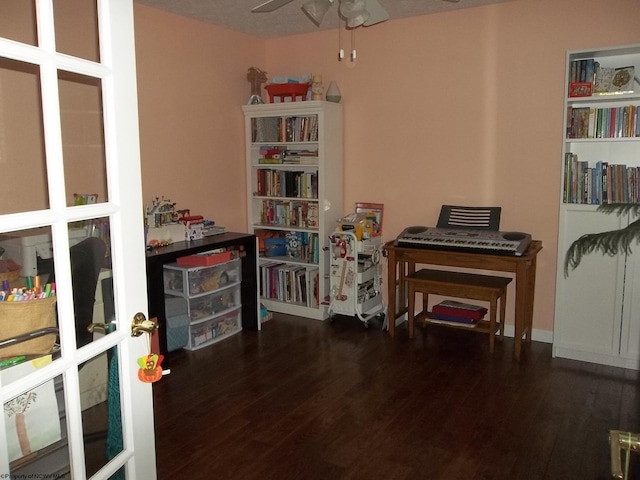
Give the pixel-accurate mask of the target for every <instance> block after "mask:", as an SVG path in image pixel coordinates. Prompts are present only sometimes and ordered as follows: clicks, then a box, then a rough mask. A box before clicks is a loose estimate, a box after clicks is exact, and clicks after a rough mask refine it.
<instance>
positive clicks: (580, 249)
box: [564, 203, 640, 277]
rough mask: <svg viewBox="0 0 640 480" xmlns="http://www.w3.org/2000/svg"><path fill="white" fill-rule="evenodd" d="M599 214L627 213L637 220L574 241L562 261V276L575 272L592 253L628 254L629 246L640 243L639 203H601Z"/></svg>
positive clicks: (620, 214) (588, 234) (629, 251)
mask: <svg viewBox="0 0 640 480" xmlns="http://www.w3.org/2000/svg"><path fill="white" fill-rule="evenodd" d="M598 211H599V212H603V213H606V214H611V213H616V214H617V215H618V216H622V215H627V214H629V213H631V214H632V216H634V217H636V218H637V219H636V220H634V221H633V222H631V223H630V224H629V225H627V226H626V227H624V228H620V229H618V230H611V231H608V232H601V233H587V234H585V235H583V236H581V237H580V238H578V239H577V240H576V241H574V242H573V243H572V244H571V246H569V249H568V250H567V255H566V258H565V259H564V276H565V277H568V276H569V272H570V271H572V270H575V268H576V267H577V266H578V265H579V264H580V262H581V261H582V258H583V257H584V256H585V255H587V254H590V253H593V252H601V253H602V254H605V255H609V256H610V257H613V256H615V255H618V254H619V253H625V254H630V253H631V245H632V244H633V242H634V240H635V243H638V242H640V203H603V204H602V205H600V206H599V207H598Z"/></svg>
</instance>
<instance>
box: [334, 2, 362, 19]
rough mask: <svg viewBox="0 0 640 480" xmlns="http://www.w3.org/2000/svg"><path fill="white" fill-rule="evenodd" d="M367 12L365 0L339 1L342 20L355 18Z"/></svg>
mask: <svg viewBox="0 0 640 480" xmlns="http://www.w3.org/2000/svg"><path fill="white" fill-rule="evenodd" d="M366 11H367V4H366V2H365V0H340V15H342V16H343V17H344V18H346V19H349V18H355V17H358V16H360V15H362V14H363V13H365V12H366Z"/></svg>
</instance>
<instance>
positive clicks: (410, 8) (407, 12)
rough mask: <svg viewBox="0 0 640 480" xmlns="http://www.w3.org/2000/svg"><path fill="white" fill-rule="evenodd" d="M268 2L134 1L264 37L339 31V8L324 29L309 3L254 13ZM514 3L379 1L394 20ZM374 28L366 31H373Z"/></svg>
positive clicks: (297, 2)
mask: <svg viewBox="0 0 640 480" xmlns="http://www.w3.org/2000/svg"><path fill="white" fill-rule="evenodd" d="M264 1H265V0H134V2H135V3H139V4H142V5H147V6H149V7H154V8H158V9H160V10H166V11H168V12H172V13H175V14H178V15H182V16H185V17H191V18H195V19H197V20H200V21H203V22H207V23H212V24H214V25H219V26H221V27H226V28H229V29H231V30H237V31H240V32H244V33H247V34H249V35H254V36H256V37H262V38H276V37H283V36H287V35H296V34H301V33H311V32H317V31H318V30H327V29H332V28H337V27H338V25H339V19H338V13H337V12H338V8H337V5H335V4H334V5H333V7H331V9H330V10H329V12H328V13H327V14H326V16H325V18H324V20H323V21H322V23H321V25H320V26H317V25H316V24H314V23H313V22H312V21H311V20H310V19H309V17H307V16H306V14H305V13H304V12H303V11H302V4H303V3H304V2H305V1H306V0H293V1H291V2H290V3H288V4H287V5H284V6H283V7H280V8H279V9H277V10H276V11H274V12H269V13H251V9H252V8H253V7H256V6H258V5H260V4H261V3H263V2H264ZM507 1H512V0H460V1H459V2H458V3H452V2H451V1H444V0H379V2H380V4H381V5H382V6H383V7H384V9H385V10H386V11H387V12H388V13H389V17H390V19H391V20H393V19H397V18H405V17H414V16H417V15H427V14H430V13H437V12H445V11H448V10H455V9H459V8H470V7H479V6H482V5H489V4H493V3H503V2H507ZM373 27H375V25H372V26H371V27H364V28H373Z"/></svg>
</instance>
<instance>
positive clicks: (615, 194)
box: [563, 152, 640, 205]
mask: <svg viewBox="0 0 640 480" xmlns="http://www.w3.org/2000/svg"><path fill="white" fill-rule="evenodd" d="M563 187H564V188H563V202H564V203H584V204H592V205H600V204H601V203H638V202H639V201H640V167H628V166H627V165H624V164H609V163H608V162H603V161H598V162H596V164H595V166H594V167H590V166H589V162H587V161H586V160H579V159H578V156H577V155H576V154H574V153H571V152H567V154H566V155H565V160H564V186H563Z"/></svg>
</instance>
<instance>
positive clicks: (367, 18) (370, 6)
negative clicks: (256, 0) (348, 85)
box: [251, 0, 389, 28]
mask: <svg viewBox="0 0 640 480" xmlns="http://www.w3.org/2000/svg"><path fill="white" fill-rule="evenodd" d="M292 1H293V0H267V1H266V2H264V3H262V4H260V5H258V6H257V7H255V8H253V9H252V10H251V12H252V13H263V12H273V11H275V10H277V9H278V8H280V7H283V6H285V5H286V4H288V3H290V2H292ZM336 2H338V3H339V4H340V7H339V8H340V9H339V14H340V16H341V17H342V18H343V19H344V20H345V21H346V23H347V28H355V27H359V26H361V25H362V26H365V27H368V26H369V25H375V24H376V23H380V22H384V21H385V20H389V14H388V13H387V11H386V10H385V9H384V8H383V7H382V5H380V3H379V2H378V0H308V1H307V2H305V3H304V4H303V5H302V10H303V11H304V13H306V14H307V15H308V16H309V18H311V20H312V21H313V22H314V23H315V24H316V25H320V23H321V22H322V18H323V17H324V15H325V13H327V11H328V10H329V8H330V7H331V6H332V5H333V4H334V3H336Z"/></svg>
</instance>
